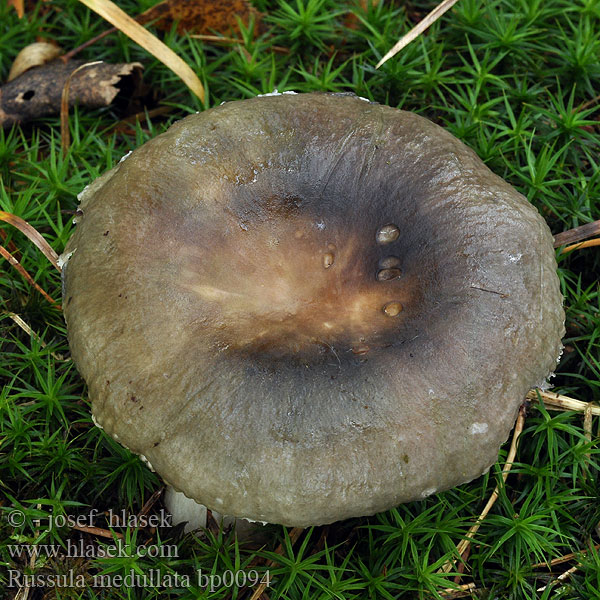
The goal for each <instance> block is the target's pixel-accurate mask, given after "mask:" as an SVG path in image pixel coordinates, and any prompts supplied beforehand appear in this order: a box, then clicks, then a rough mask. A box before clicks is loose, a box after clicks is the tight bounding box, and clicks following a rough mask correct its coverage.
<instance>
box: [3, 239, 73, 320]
mask: <svg viewBox="0 0 600 600" xmlns="http://www.w3.org/2000/svg"><path fill="white" fill-rule="evenodd" d="M0 256H3V257H4V258H5V259H6V260H7V261H8V262H9V264H10V265H11V266H13V267H14V268H15V269H16V270H17V271H19V273H20V274H21V275H22V277H23V279H25V281H27V283H29V285H31V286H33V287H34V288H35V289H36V290H37V291H38V292H39V293H40V294H42V296H44V298H46V300H48V302H51V303H52V304H54V305H55V306H56V307H57V308H59V309H60V308H61V306H60V304H58V303H57V302H56V300H54V298H52V297H51V296H50V295H49V294H48V293H46V291H45V290H44V289H43V288H42V287H41V286H40V285H38V284H37V283H36V282H35V281H34V279H33V277H32V276H31V275H30V274H29V273H28V272H27V271H26V270H25V268H24V267H23V265H22V264H21V263H20V262H19V261H18V260H17V259H16V258H15V257H14V256H13V255H12V254H11V253H10V252H9V251H8V250H7V249H6V248H5V247H4V246H0Z"/></svg>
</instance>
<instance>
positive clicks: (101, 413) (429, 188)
mask: <svg viewBox="0 0 600 600" xmlns="http://www.w3.org/2000/svg"><path fill="white" fill-rule="evenodd" d="M80 196H81V207H80V208H81V211H82V213H83V214H82V215H81V216H80V217H79V223H78V226H77V228H76V231H75V233H74V234H73V236H72V238H71V239H70V241H69V243H68V245H67V248H66V255H65V256H66V257H67V258H68V257H70V259H69V260H68V265H65V269H64V313H65V318H66V321H67V325H68V335H69V342H70V347H71V350H72V356H73V359H74V361H75V363H76V365H77V368H78V369H79V371H80V373H81V375H82V376H83V378H84V379H85V381H86V382H87V384H88V387H89V396H90V398H91V400H92V409H93V413H94V416H95V419H96V420H97V422H98V423H99V424H100V425H101V426H102V427H104V429H105V430H106V431H107V432H108V433H109V434H111V435H113V436H114V438H115V439H118V440H119V441H120V442H121V443H122V444H124V445H125V446H127V447H128V448H129V449H131V450H132V451H133V452H136V453H138V454H142V455H144V457H145V458H146V459H147V460H148V461H149V462H150V463H151V464H152V466H153V467H154V469H155V470H156V471H157V472H158V473H159V474H160V475H161V476H162V477H163V478H164V479H165V480H166V481H167V482H168V483H170V484H171V485H173V486H174V487H175V488H176V489H178V490H181V491H183V492H184V493H185V494H186V495H187V496H189V497H191V498H194V499H196V500H197V501H198V502H201V503H203V504H205V505H207V506H208V507H209V508H211V509H215V510H218V511H219V512H221V513H224V514H229V515H234V516H237V517H246V518H249V519H253V520H259V521H268V522H272V523H281V524H285V525H293V526H308V525H316V524H324V523H329V522H332V521H336V520H339V519H344V518H348V517H353V516H360V515H369V514H373V513H376V512H379V511H382V510H385V509H388V508H390V507H393V506H396V505H398V504H399V503H401V502H407V501H411V500H415V499H420V498H423V497H426V496H427V495H429V494H431V493H433V492H435V491H440V490H444V489H447V488H450V487H453V486H455V485H458V484H460V483H463V482H466V481H469V480H471V479H473V478H475V477H477V476H479V475H481V474H482V473H483V472H484V471H486V470H487V469H488V468H489V467H490V466H491V465H492V464H493V463H494V462H495V460H496V458H497V454H498V450H499V447H500V445H501V444H502V443H503V442H504V441H505V440H506V438H507V436H508V434H509V432H510V429H511V427H512V426H513V424H514V420H515V418H516V414H517V411H518V407H519V405H520V403H521V401H522V400H523V398H524V396H525V394H526V392H527V391H528V390H529V388H530V387H533V386H535V385H538V384H540V383H542V382H544V381H545V379H546V377H547V376H548V375H549V373H550V372H551V371H552V369H553V367H554V366H555V365H556V361H557V357H558V356H559V353H560V350H561V337H562V335H563V333H564V326H563V322H564V313H563V309H562V297H561V294H560V291H559V282H558V277H557V274H556V261H555V256H554V251H553V245H552V236H551V234H550V231H549V229H548V227H547V225H546V223H545V222H544V220H543V219H542V218H541V217H540V215H539V214H538V213H537V211H536V210H535V208H533V207H532V206H531V205H530V204H529V203H528V202H527V200H526V199H525V198H524V197H523V196H522V195H521V194H519V193H518V192H517V191H516V190H515V189H514V188H512V187H511V186H510V185H508V184H507V183H506V182H504V181H503V180H502V179H501V178H499V177H497V176H496V175H494V174H493V173H492V172H491V171H490V170H489V169H488V168H487V167H486V166H485V165H484V164H483V162H481V160H480V159H479V158H478V157H477V156H476V155H475V153H474V152H473V151H471V150H470V149H469V148H467V147H466V146H465V145H464V144H462V143H461V142H460V141H459V140H457V139H456V138H455V137H453V136H452V135H451V134H450V133H448V132H447V131H445V130H444V129H442V128H440V127H438V126H437V125H435V124H433V123H431V122H430V121H428V120H427V119H424V118H422V117H419V116H417V115H415V114H412V113H409V112H404V111H400V110H397V109H394V108H390V107H387V106H380V105H378V104H374V103H369V102H367V101H363V100H362V99H360V98H357V97H356V96H353V95H345V94H344V95H340V94H298V95H291V94H283V95H278V96H268V97H258V98H254V99H251V100H243V101H236V102H229V103H226V104H224V105H222V106H219V107H217V108H213V109H210V110H207V111H205V112H203V113H201V114H196V115H192V116H189V117H187V118H185V119H183V120H181V121H179V122H178V123H176V124H175V125H173V126H172V127H171V128H170V129H169V130H168V131H167V132H166V133H163V134H162V135H159V136H157V137H156V138H155V139H153V140H151V141H149V142H148V143H146V144H144V145H143V146H141V147H140V148H138V149H137V150H135V151H134V152H133V154H131V156H128V157H127V158H126V160H123V161H121V163H120V164H119V165H117V166H116V167H115V168H114V169H112V170H111V171H109V172H108V173H106V174H104V175H103V176H102V177H100V178H99V179H97V180H96V181H95V182H94V183H93V184H92V185H91V186H89V187H88V188H87V189H86V190H84V192H83V193H82V194H81V195H80Z"/></svg>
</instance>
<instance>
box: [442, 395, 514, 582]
mask: <svg viewBox="0 0 600 600" xmlns="http://www.w3.org/2000/svg"><path fill="white" fill-rule="evenodd" d="M524 424H525V407H524V406H521V408H520V409H519V416H518V418H517V422H516V423H515V429H514V433H513V437H512V442H511V444H510V450H509V451H508V456H507V457H506V462H505V463H504V468H503V469H502V483H503V484H504V483H505V482H506V478H507V477H508V474H509V472H510V470H511V468H512V465H513V461H514V459H515V456H516V454H517V448H518V446H519V437H520V436H521V432H522V431H523V425H524ZM499 493H500V484H497V485H496V487H495V488H494V491H493V492H492V495H491V496H490V499H489V500H488V501H487V504H486V505H485V507H484V509H483V510H482V511H481V514H480V515H479V517H478V518H477V521H475V523H474V524H473V525H472V526H471V528H470V529H469V531H468V532H467V535H466V536H465V539H464V540H462V541H461V542H460V543H459V544H458V545H457V547H456V550H457V553H458V554H459V556H463V555H464V554H465V552H466V551H467V550H468V549H469V547H470V545H471V542H472V541H473V536H474V535H475V534H476V533H477V531H478V529H479V527H480V526H481V523H482V522H483V520H484V519H485V517H486V516H487V514H488V513H489V512H490V509H491V508H492V506H494V503H495V502H496V500H497V499H498V496H499ZM454 564H455V561H448V562H447V563H446V564H445V565H444V566H443V567H442V568H441V569H440V571H441V572H444V573H448V572H450V571H451V570H452V568H453V567H454Z"/></svg>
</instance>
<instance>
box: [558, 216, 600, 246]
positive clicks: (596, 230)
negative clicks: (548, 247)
mask: <svg viewBox="0 0 600 600" xmlns="http://www.w3.org/2000/svg"><path fill="white" fill-rule="evenodd" d="M598 234H600V220H598V221H593V222H592V223H586V224H585V225H580V226H579V227H574V228H573V229H568V230H567V231H562V232H561V233H557V234H556V235H555V236H554V247H555V248H558V247H559V246H564V245H565V244H574V243H575V242H581V241H582V240H585V239H587V238H590V237H592V236H593V235H598Z"/></svg>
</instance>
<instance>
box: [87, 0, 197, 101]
mask: <svg viewBox="0 0 600 600" xmlns="http://www.w3.org/2000/svg"><path fill="white" fill-rule="evenodd" d="M79 1H80V2H82V3H83V4H85V5H86V6H87V7H88V8H90V9H91V10H93V11H94V12H96V13H98V14H99V15H100V16H101V17H102V18H104V19H106V20H107V21H108V22H109V23H110V24H111V25H114V26H115V27H116V28H117V29H119V30H121V31H122V32H123V33H124V34H125V35H127V36H128V37H130V38H131V39H132V40H133V41H134V42H136V43H137V44H139V45H140V46H141V47H142V48H144V49H145V50H147V51H148V52H150V54H152V55H153V56H155V57H156V58H158V60H160V61H161V62H162V63H163V64H165V65H166V66H167V67H169V69H171V71H173V73H175V74H176V75H178V76H179V77H180V78H181V80H182V81H183V82H184V83H185V84H186V85H187V86H188V87H189V88H190V90H191V91H192V92H193V93H194V94H196V96H198V98H200V100H201V101H202V102H204V87H203V85H202V83H201V82H200V79H198V76H197V75H196V73H194V71H192V69H191V67H190V66H189V65H188V64H186V63H185V62H184V61H183V60H182V59H181V58H180V57H179V56H177V54H175V52H173V50H171V48H169V47H168V46H166V45H165V44H163V43H162V42H161V41H160V40H159V39H158V38H157V37H156V36H154V35H152V34H151V33H150V32H149V31H148V30H146V29H144V27H142V26H141V25H140V24H139V23H138V22H137V21H135V20H134V19H132V18H131V17H130V16H129V15H128V14H127V13H126V12H125V11H123V10H122V9H120V8H119V7H118V6H117V5H116V4H114V2H111V1H110V0H79Z"/></svg>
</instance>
